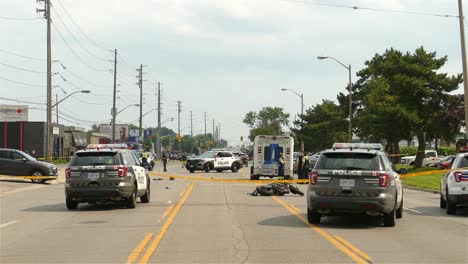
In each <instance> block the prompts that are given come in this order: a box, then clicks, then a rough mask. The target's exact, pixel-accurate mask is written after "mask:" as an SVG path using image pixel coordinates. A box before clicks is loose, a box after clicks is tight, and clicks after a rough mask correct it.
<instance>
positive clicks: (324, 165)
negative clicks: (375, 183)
mask: <svg viewBox="0 0 468 264" xmlns="http://www.w3.org/2000/svg"><path fill="white" fill-rule="evenodd" d="M316 169H319V170H368V171H376V170H380V165H379V157H378V156H377V155H375V154H371V153H351V152H345V153H340V152H335V153H325V154H324V155H322V157H321V159H320V161H319V164H318V165H317V167H316Z"/></svg>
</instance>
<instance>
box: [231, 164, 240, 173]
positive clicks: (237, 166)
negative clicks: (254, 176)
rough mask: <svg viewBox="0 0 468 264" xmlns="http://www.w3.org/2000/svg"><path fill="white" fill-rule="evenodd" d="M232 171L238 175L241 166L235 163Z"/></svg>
mask: <svg viewBox="0 0 468 264" xmlns="http://www.w3.org/2000/svg"><path fill="white" fill-rule="evenodd" d="M231 171H232V172H234V173H236V172H238V171H239V165H237V163H233V164H232V166H231Z"/></svg>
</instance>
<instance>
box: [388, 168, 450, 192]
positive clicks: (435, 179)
mask: <svg viewBox="0 0 468 264" xmlns="http://www.w3.org/2000/svg"><path fill="white" fill-rule="evenodd" d="M396 167H397V169H400V168H406V169H407V170H408V173H417V172H426V171H434V173H433V174H429V175H423V176H414V177H408V178H405V175H401V178H402V182H403V184H404V185H407V186H412V187H418V188H424V189H431V190H437V191H439V190H440V178H441V177H442V175H444V173H443V172H440V171H439V170H438V169H437V168H434V167H423V168H418V169H414V168H413V166H410V165H400V164H398V165H397V166H396Z"/></svg>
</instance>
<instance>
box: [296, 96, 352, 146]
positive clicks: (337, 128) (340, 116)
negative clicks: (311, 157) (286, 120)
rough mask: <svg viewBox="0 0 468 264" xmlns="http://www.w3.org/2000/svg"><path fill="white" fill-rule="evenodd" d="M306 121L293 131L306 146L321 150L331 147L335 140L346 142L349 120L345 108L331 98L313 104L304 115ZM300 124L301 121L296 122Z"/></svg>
mask: <svg viewBox="0 0 468 264" xmlns="http://www.w3.org/2000/svg"><path fill="white" fill-rule="evenodd" d="M302 119H303V121H304V123H303V125H302V127H300V128H299V129H292V131H293V132H294V133H295V134H296V135H298V136H300V137H301V138H302V139H303V140H304V148H305V149H306V150H309V151H320V150H323V149H327V148H330V147H331V146H332V145H333V143H335V142H345V141H346V135H347V129H348V121H347V120H346V114H345V113H344V112H343V110H342V109H341V108H340V106H338V105H337V104H335V103H334V102H332V101H330V100H323V101H322V103H321V104H317V105H315V106H312V107H311V108H309V109H307V110H306V113H305V114H304V115H303V116H302ZM294 123H295V125H298V126H300V125H301V121H300V120H297V121H295V122H294Z"/></svg>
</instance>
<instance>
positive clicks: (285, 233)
mask: <svg viewBox="0 0 468 264" xmlns="http://www.w3.org/2000/svg"><path fill="white" fill-rule="evenodd" d="M159 167H160V166H158V168H157V170H156V171H159ZM248 174H249V170H248V169H247V168H245V167H244V168H243V169H242V170H241V171H239V172H238V173H231V172H224V173H217V172H211V173H209V174H207V173H195V174H190V173H187V172H186V171H185V170H184V169H182V168H181V166H180V163H171V164H170V165H169V172H167V173H165V174H164V176H163V177H161V176H159V175H153V176H152V177H151V178H152V181H151V184H152V197H151V202H150V203H149V204H141V203H139V204H137V208H135V209H126V208H124V207H122V206H120V205H108V204H105V205H99V204H98V205H88V204H80V206H79V209H78V210H76V211H69V210H67V209H66V207H65V203H64V202H65V201H64V190H63V189H64V187H63V181H62V180H61V179H59V181H54V182H52V183H50V184H47V185H40V184H39V185H38V184H32V183H29V182H28V181H21V180H20V181H0V263H468V218H467V216H468V213H467V212H466V210H459V212H458V214H457V215H456V216H448V215H446V214H445V211H443V210H442V209H440V208H438V203H439V197H438V195H437V194H431V193H425V192H419V191H413V190H405V197H404V199H405V200H404V201H405V207H406V210H405V215H404V217H403V219H401V220H398V221H397V226H396V227H394V228H387V227H383V226H382V223H381V221H380V220H379V219H378V218H371V217H363V216H339V217H338V216H337V217H326V218H325V219H324V220H322V224H320V225H317V226H312V225H308V224H307V223H306V215H305V212H306V200H305V197H301V196H297V195H286V196H283V197H254V196H250V195H249V194H248V193H250V192H252V190H253V189H255V186H256V185H255V184H252V183H248V182H247V183H246V182H213V181H208V180H211V178H213V179H214V180H216V179H241V180H245V179H248V178H249V175H248ZM170 175H176V176H191V177H194V178H198V180H187V179H180V178H176V179H175V180H173V181H171V180H169V178H167V176H170ZM298 186H299V187H300V188H301V189H302V190H303V191H305V190H306V187H307V185H298Z"/></svg>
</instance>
